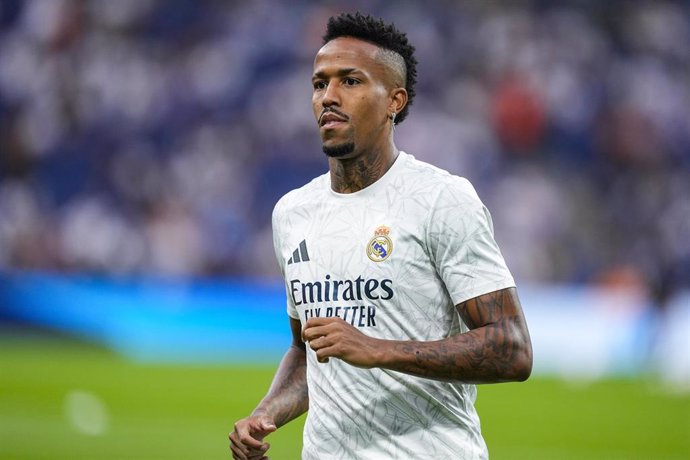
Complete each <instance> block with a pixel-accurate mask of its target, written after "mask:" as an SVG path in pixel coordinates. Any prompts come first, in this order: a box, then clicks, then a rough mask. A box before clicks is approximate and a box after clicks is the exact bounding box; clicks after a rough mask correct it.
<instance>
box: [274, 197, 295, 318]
mask: <svg viewBox="0 0 690 460" xmlns="http://www.w3.org/2000/svg"><path fill="white" fill-rule="evenodd" d="M280 207H281V202H280V201H279V202H278V204H276V206H275V208H274V209H273V216H272V222H271V225H272V229H273V249H274V251H275V255H276V260H277V261H278V266H279V267H280V274H281V275H282V277H283V284H284V285H285V296H286V298H287V314H288V316H290V318H293V319H299V313H298V312H297V308H295V305H294V303H293V302H292V296H291V295H290V292H289V290H288V285H287V282H286V280H285V257H284V256H283V251H282V239H281V236H282V234H283V231H284V230H283V228H284V225H283V218H282V216H283V214H282V213H281V211H280Z"/></svg>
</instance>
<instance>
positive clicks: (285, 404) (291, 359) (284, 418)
mask: <svg viewBox="0 0 690 460" xmlns="http://www.w3.org/2000/svg"><path fill="white" fill-rule="evenodd" d="M291 327H292V332H293V344H292V346H291V347H290V349H289V350H288V351H287V353H285V356H283V359H282V361H281V362H280V365H279V366H278V370H277V371H276V374H275V377H274V378H273V383H271V387H270V388H269V390H268V393H267V394H266V396H265V397H264V399H263V400H261V402H260V403H259V405H258V406H257V408H256V409H255V410H254V412H253V415H259V414H267V415H271V416H272V417H273V421H274V422H275V424H276V426H277V427H280V426H282V425H285V424H286V423H287V422H289V421H290V420H293V419H295V418H297V417H299V416H300V415H302V414H303V413H305V412H306V411H307V410H308V409H309V393H308V390H307V355H306V350H305V345H304V343H303V342H302V341H301V339H299V337H300V334H301V325H300V323H299V321H296V320H291Z"/></svg>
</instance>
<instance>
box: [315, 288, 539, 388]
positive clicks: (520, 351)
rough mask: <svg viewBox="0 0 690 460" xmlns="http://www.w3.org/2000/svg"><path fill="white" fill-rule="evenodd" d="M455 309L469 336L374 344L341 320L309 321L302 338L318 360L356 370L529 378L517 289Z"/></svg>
mask: <svg viewBox="0 0 690 460" xmlns="http://www.w3.org/2000/svg"><path fill="white" fill-rule="evenodd" d="M456 308H457V310H458V313H459V314H460V316H461V317H462V319H463V320H464V321H465V324H467V326H468V327H469V328H470V331H468V332H466V333H464V334H457V335H454V336H451V337H448V338H446V339H443V340H436V341H429V342H418V341H396V340H381V339H376V338H373V337H368V336H366V335H364V334H362V333H361V332H360V331H359V330H358V329H356V328H354V327H352V326H350V325H349V324H348V323H346V322H344V321H342V320H340V319H339V318H312V319H310V320H309V322H307V325H306V326H307V327H306V328H305V330H304V332H303V335H304V338H305V340H309V346H310V347H311V348H312V349H314V350H315V351H316V355H317V357H318V358H319V360H320V361H327V360H328V358H329V357H335V358H340V359H342V360H344V361H346V362H348V363H350V364H352V365H354V366H358V367H365V368H371V367H381V368H385V369H392V370H395V371H400V372H404V373H407V374H411V375H416V376H420V377H426V378H430V379H435V380H445V381H462V382H467V383H497V382H508V381H522V380H526V379H527V378H528V377H529V375H530V373H531V371H532V344H531V341H530V337H529V332H528V330H527V324H526V322H525V318H524V315H523V314H522V309H521V308H520V301H519V299H518V296H517V292H516V290H515V288H508V289H503V290H500V291H495V292H491V293H489V294H485V295H482V296H479V297H476V298H474V299H470V300H468V301H466V302H463V303H461V304H459V305H457V306H456Z"/></svg>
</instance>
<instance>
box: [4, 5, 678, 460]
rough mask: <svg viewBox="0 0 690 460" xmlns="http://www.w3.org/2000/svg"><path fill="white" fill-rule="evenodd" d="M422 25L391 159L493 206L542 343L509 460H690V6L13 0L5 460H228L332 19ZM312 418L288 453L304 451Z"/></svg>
mask: <svg viewBox="0 0 690 460" xmlns="http://www.w3.org/2000/svg"><path fill="white" fill-rule="evenodd" d="M356 8H359V9H361V10H363V11H365V12H370V13H373V14H376V15H379V16H382V17H385V18H386V19H388V20H391V21H394V22H395V23H396V24H397V25H398V26H399V27H400V28H401V29H402V30H405V31H408V35H409V37H410V39H411V41H412V42H413V43H414V44H415V45H416V47H417V51H418V59H419V61H420V65H419V77H420V78H419V86H418V96H417V99H416V101H415V103H414V105H413V106H412V108H411V111H410V117H409V119H408V120H406V121H405V123H403V124H401V125H400V126H399V128H397V130H396V141H397V145H398V146H399V147H400V148H402V149H404V150H406V151H408V152H410V153H413V154H414V155H415V156H417V157H418V158H420V159H423V160H426V161H429V162H431V163H434V164H436V165H438V166H440V167H443V168H445V169H448V170H449V171H451V172H454V173H456V174H459V175H463V176H465V177H467V178H469V179H470V180H471V181H472V182H473V183H474V185H475V187H476V188H477V190H478V192H479V194H480V196H481V197H482V198H483V200H484V201H485V203H486V204H487V205H488V207H489V208H490V210H491V212H492V215H493V218H494V223H495V227H496V237H497V240H498V241H499V244H500V246H501V248H502V250H503V253H504V255H505V257H506V259H507V261H508V264H509V266H510V267H511V269H512V271H513V273H514V275H515V277H516V280H517V282H518V284H519V288H520V293H521V296H522V300H523V304H524V307H525V311H526V315H527V319H528V322H529V324H530V329H531V332H532V335H533V340H534V345H535V353H536V355H535V372H534V375H533V378H532V379H531V380H530V381H529V382H528V383H525V384H520V385H513V384H509V385H496V386H482V387H480V391H479V400H478V407H479V410H480V415H481V416H482V420H483V426H484V431H485V433H486V437H487V441H488V443H489V446H490V450H491V452H492V458H497V459H501V458H509V459H512V458H534V459H541V458H544V459H547V458H548V459H552V458H560V459H568V458H572V459H576V458H593V459H628V458H650V459H652V458H653V459H656V458H664V459H676V458H678V459H681V458H687V457H688V456H689V455H690V441H689V439H690V396H689V395H690V357H689V354H690V343H689V340H690V339H689V337H690V6H688V3H687V2H667V1H607V2H598V1H594V0H591V1H590V0H579V1H572V2H564V1H563V2H557V1H536V0H534V1H516V2H494V1H488V2H480V1H471V2H452V1H426V2H413V1H400V2H384V1H367V2H364V1H360V2H336V1H330V2H313V1H305V0H301V1H292V2H280V1H277V0H274V1H252V2H249V1H237V2H224V1H201V2H198V1H192V0H169V1H163V0H118V1H107V0H102V1H96V0H94V1H74V0H55V1H51V0H33V1H20V0H3V1H2V2H1V3H0V458H2V459H45V458H61V459H62V458H64V459H82V458H83V459H90V458H112V459H130V458H141V459H155V458H167V459H169V458H180V459H185V458H189V459H192V458H194V459H197V458H204V459H212V458H228V454H227V450H226V449H227V448H226V434H227V431H229V430H230V429H231V426H232V422H233V421H234V420H236V419H237V418H239V417H242V416H244V415H245V414H246V413H247V412H248V411H250V410H251V409H252V407H253V406H254V404H255V403H256V401H257V400H258V399H259V398H260V397H261V395H262V394H263V393H264V391H265V389H266V388H267V386H268V384H269V382H270V378H271V375H272V370H273V368H274V365H275V362H276V361H277V359H279V357H280V355H281V353H282V350H283V349H284V348H285V347H286V346H287V343H288V340H289V336H288V327H287V320H286V318H285V313H284V294H283V291H282V289H281V287H280V283H279V280H278V276H279V275H278V271H277V266H276V263H275V260H274V255H273V250H272V243H271V234H270V213H271V209H272V206H273V204H274V203H275V202H276V200H277V199H278V198H279V197H280V196H281V195H282V194H283V193H285V192H286V191H288V190H289V189H291V188H294V187H297V186H299V185H301V184H304V183H306V182H307V181H308V180H310V179H311V178H312V177H314V176H316V175H318V174H321V173H322V172H324V171H325V170H326V168H327V166H326V162H325V159H324V158H323V155H322V154H321V153H320V146H319V142H318V136H317V131H316V127H315V124H314V121H313V119H312V115H311V111H310V106H309V101H310V91H311V89H310V84H309V80H310V74H311V62H312V59H313V55H314V53H315V51H316V50H317V49H318V48H319V46H320V36H321V34H322V33H323V29H324V24H325V22H326V20H327V18H328V17H329V16H331V15H332V14H336V13H338V12H341V11H350V10H353V9H356ZM300 423H301V422H296V423H294V424H293V425H291V426H289V427H286V428H285V429H282V430H281V432H279V433H276V434H275V435H272V437H271V438H269V439H273V441H272V442H273V445H274V447H273V449H272V454H273V455H272V458H274V459H278V460H280V459H290V458H296V457H297V455H298V452H299V446H300V442H301V440H300V434H299V433H300Z"/></svg>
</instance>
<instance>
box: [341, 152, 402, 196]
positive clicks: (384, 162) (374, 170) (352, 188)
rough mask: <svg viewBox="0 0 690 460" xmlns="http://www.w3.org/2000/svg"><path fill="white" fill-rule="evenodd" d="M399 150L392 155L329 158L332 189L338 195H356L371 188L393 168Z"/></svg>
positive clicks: (380, 153)
mask: <svg viewBox="0 0 690 460" xmlns="http://www.w3.org/2000/svg"><path fill="white" fill-rule="evenodd" d="M397 157H398V151H397V149H393V151H392V152H390V153H382V152H368V153H363V154H361V155H358V156H357V157H355V158H348V159H337V158H329V159H328V163H329V169H330V174H331V189H333V191H334V192H336V193H355V192H359V191H360V190H362V189H364V188H366V187H368V186H370V185H371V184H373V183H374V182H376V181H377V180H379V179H380V178H381V177H383V175H384V174H386V172H387V171H388V170H389V169H390V168H391V166H393V163H395V159H396V158H397Z"/></svg>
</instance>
